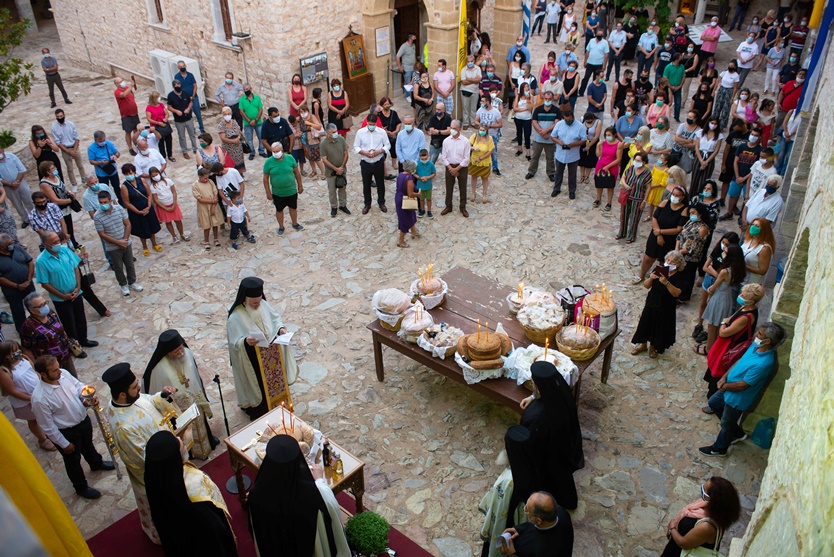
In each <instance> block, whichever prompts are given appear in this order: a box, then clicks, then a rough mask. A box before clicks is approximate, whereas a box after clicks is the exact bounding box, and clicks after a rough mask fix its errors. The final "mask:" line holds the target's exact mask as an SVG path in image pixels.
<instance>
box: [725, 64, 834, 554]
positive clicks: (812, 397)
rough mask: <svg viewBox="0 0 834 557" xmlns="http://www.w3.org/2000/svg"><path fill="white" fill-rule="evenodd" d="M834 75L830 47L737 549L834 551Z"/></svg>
mask: <svg viewBox="0 0 834 557" xmlns="http://www.w3.org/2000/svg"><path fill="white" fill-rule="evenodd" d="M832 83H834V56H832V55H829V56H828V59H827V60H826V62H825V65H824V69H823V73H822V75H821V76H820V81H819V84H818V86H817V99H816V103H817V106H815V107H814V109H813V110H812V111H811V112H810V114H808V115H807V118H808V119H810V120H811V121H810V124H809V125H808V127H807V128H806V131H805V133H804V134H800V136H801V137H802V138H803V145H802V146H801V150H800V151H799V152H797V150H798V149H800V146H796V147H794V153H793V157H792V160H794V161H795V164H796V168H797V172H796V173H795V174H794V175H793V179H792V181H791V186H790V187H791V194H790V196H789V203H788V206H787V207H786V211H785V220H786V223H788V226H796V240H795V241H794V243H793V245H792V247H791V249H790V253H789V257H788V261H787V265H786V272H785V277H784V279H783V281H782V283H781V284H780V285H779V287H778V288H777V289H776V291H775V293H774V311H773V313H772V316H771V317H772V319H773V320H774V321H777V322H779V323H780V324H782V325H783V326H785V328H786V329H787V330H788V331H789V332H790V335H791V345H790V346H789V347H788V346H786V347H783V350H782V352H783V353H782V354H780V361H781V367H780V369H781V370H782V371H780V376H781V377H777V381H778V382H779V385H778V386H777V387H776V390H780V389H781V385H782V384H784V393H783V394H782V396H781V407H780V408H779V409H778V416H779V422H778V426H777V429H776V438H775V440H774V443H773V447H772V448H771V451H770V457H769V459H768V466H767V470H766V472H765V475H764V478H763V480H762V487H761V491H760V493H759V498H758V501H757V503H756V510H755V513H754V514H753V517H752V518H751V520H750V524H749V525H748V527H747V531H746V534H745V537H744V538H743V540H734V543H733V546H732V548H731V552H730V554H731V555H733V556H750V557H752V556H759V555H785V556H793V555H814V556H831V555H834V534H832V531H831V524H832V522H834V488H832V486H834V376H832V373H831V370H832V369H834V352H832V350H831V335H832V333H831V331H832V330H834V313H832V307H834V279H832V277H834V157H832V148H831V146H832V145H834V114H832V112H831V111H830V110H826V109H825V102H826V100H827V97H826V95H825V92H826V91H830V90H831V86H832ZM820 107H822V109H821V110H820V109H819V108H820ZM789 175H790V173H789ZM786 223H783V227H784V226H785V224H786ZM788 366H789V367H788ZM777 394H778V393H776V392H773V395H774V397H775V396H776V395H777ZM775 400H776V399H775V398H774V401H775ZM774 401H771V402H774ZM762 402H763V404H766V403H767V402H768V401H766V400H763V401H762ZM761 410H763V409H762V408H761V406H760V411H761Z"/></svg>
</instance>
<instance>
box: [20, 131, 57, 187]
mask: <svg viewBox="0 0 834 557" xmlns="http://www.w3.org/2000/svg"><path fill="white" fill-rule="evenodd" d="M29 150H30V151H31V152H32V156H33V157H34V158H35V163H36V166H37V168H38V178H39V179H40V178H43V174H41V170H40V168H41V163H42V162H51V163H52V164H53V165H55V168H56V169H57V170H58V177H59V178H60V179H61V181H62V182H63V181H64V173H63V171H62V169H61V159H60V158H58V151H59V150H60V148H59V147H58V145H57V144H56V143H55V142H54V141H52V138H51V137H49V136H47V135H46V131H45V130H44V129H43V126H39V125H37V124H35V125H34V126H32V139H30V140H29ZM50 172H51V170H50Z"/></svg>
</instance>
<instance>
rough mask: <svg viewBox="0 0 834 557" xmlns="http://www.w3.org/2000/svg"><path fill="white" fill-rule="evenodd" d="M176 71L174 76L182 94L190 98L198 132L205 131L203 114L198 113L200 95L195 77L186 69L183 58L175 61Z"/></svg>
mask: <svg viewBox="0 0 834 557" xmlns="http://www.w3.org/2000/svg"><path fill="white" fill-rule="evenodd" d="M177 72H178V73H177V76H176V77H177V79H178V80H179V82H180V84H181V85H182V92H183V94H185V95H187V96H188V97H190V98H191V105H192V106H191V110H192V112H193V113H194V117H195V118H197V127H199V129H200V133H205V131H206V130H204V129H203V116H202V114H201V113H200V97H199V96H198V95H197V93H198V92H199V91H198V89H199V88H198V86H197V79H196V78H195V77H194V74H192V73H191V72H190V71H188V67H187V66H186V65H185V62H184V61H183V60H178V61H177Z"/></svg>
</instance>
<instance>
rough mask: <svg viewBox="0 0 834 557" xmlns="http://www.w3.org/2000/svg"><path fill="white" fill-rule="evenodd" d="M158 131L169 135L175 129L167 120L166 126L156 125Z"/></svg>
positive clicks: (166, 135)
mask: <svg viewBox="0 0 834 557" xmlns="http://www.w3.org/2000/svg"><path fill="white" fill-rule="evenodd" d="M156 131H158V132H159V135H161V136H163V137H168V136H169V135H171V134H173V133H174V129H173V128H172V127H171V124H169V123H167V122H166V123H165V125H164V126H156Z"/></svg>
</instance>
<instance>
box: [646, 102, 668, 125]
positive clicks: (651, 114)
mask: <svg viewBox="0 0 834 557" xmlns="http://www.w3.org/2000/svg"><path fill="white" fill-rule="evenodd" d="M668 115H669V105H668V104H664V105H663V106H662V107H661V108H657V105H656V104H652V105H650V106H649V109H648V110H646V120H648V121H649V125H650V126H651V127H654V125H655V123H656V122H657V119H658V118H660V117H661V116H668Z"/></svg>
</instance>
